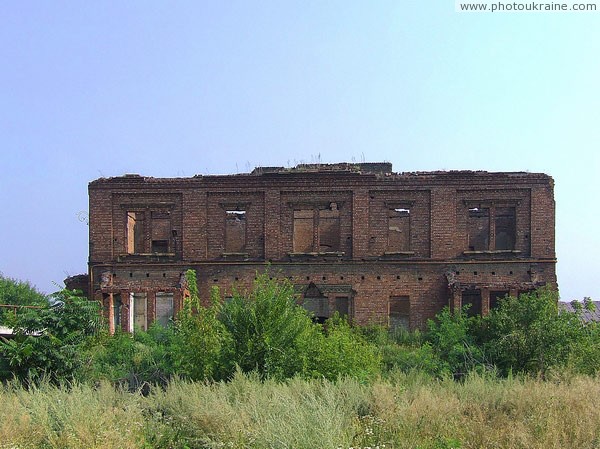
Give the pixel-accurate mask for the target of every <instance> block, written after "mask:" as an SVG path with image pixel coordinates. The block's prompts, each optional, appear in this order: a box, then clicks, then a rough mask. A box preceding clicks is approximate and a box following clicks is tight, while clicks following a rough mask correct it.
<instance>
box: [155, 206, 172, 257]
mask: <svg viewBox="0 0 600 449" xmlns="http://www.w3.org/2000/svg"><path fill="white" fill-rule="evenodd" d="M150 216H151V218H152V252H153V253H168V252H169V241H170V239H171V215H170V214H169V212H161V211H152V212H151V214H150Z"/></svg>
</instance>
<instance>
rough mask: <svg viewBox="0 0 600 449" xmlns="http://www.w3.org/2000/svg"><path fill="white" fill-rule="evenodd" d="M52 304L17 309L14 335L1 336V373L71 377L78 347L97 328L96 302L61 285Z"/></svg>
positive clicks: (79, 360) (78, 362)
mask: <svg viewBox="0 0 600 449" xmlns="http://www.w3.org/2000/svg"><path fill="white" fill-rule="evenodd" d="M53 303H54V305H53V306H51V307H45V308H41V309H29V310H27V311H23V312H22V313H19V314H18V315H17V316H16V318H15V319H14V322H13V323H11V325H12V327H13V329H14V334H15V335H14V338H13V339H10V340H0V359H3V360H2V364H1V365H2V366H3V371H4V375H8V376H10V377H15V378H17V379H19V380H32V381H37V380H39V379H41V378H44V377H45V378H47V379H48V380H51V381H53V382H62V381H63V380H69V379H72V378H73V377H74V375H75V373H76V372H77V370H78V369H79V368H80V366H81V363H82V357H81V351H80V348H81V347H82V345H83V344H85V343H86V341H87V340H89V339H90V338H92V337H93V336H94V335H95V334H96V333H97V331H98V330H99V329H100V314H99V305H98V303H97V302H95V301H88V300H87V299H86V298H84V297H82V296H81V294H80V293H79V292H75V291H70V290H67V289H64V290H62V291H60V292H57V293H55V294H54V295H53Z"/></svg>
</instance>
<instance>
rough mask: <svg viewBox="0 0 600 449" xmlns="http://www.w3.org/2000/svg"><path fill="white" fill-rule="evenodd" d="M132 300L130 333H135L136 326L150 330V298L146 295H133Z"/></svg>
mask: <svg viewBox="0 0 600 449" xmlns="http://www.w3.org/2000/svg"><path fill="white" fill-rule="evenodd" d="M130 298H131V302H132V304H131V305H130V306H129V309H130V320H129V323H130V331H132V332H133V330H134V326H135V327H139V328H140V329H141V330H143V331H145V330H147V329H148V297H147V295H146V293H131V297H130ZM132 318H133V319H132Z"/></svg>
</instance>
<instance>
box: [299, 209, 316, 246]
mask: <svg viewBox="0 0 600 449" xmlns="http://www.w3.org/2000/svg"><path fill="white" fill-rule="evenodd" d="M314 220H315V219H314V212H313V210H312V209H305V210H295V211H294V252H295V253H310V252H313V251H314V249H313V237H314V236H313V234H314Z"/></svg>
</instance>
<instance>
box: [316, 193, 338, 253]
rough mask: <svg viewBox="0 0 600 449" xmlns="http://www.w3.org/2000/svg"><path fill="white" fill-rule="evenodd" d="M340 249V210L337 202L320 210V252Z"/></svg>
mask: <svg viewBox="0 0 600 449" xmlns="http://www.w3.org/2000/svg"><path fill="white" fill-rule="evenodd" d="M339 250H340V211H339V210H338V208H337V203H331V204H330V205H329V208H328V209H323V210H319V252H337V251H339Z"/></svg>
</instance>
